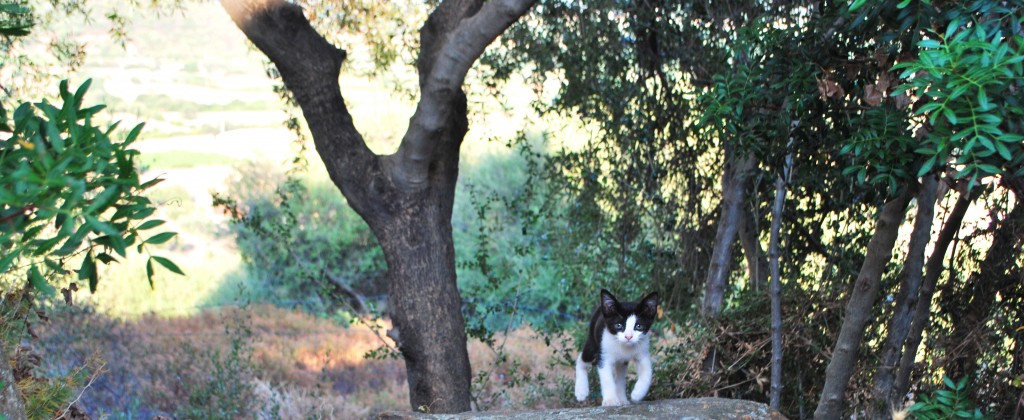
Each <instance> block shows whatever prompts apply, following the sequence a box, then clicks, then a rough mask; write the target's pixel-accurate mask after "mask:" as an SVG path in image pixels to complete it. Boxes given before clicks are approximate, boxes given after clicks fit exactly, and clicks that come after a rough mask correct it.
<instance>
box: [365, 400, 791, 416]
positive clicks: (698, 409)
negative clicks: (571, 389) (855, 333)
mask: <svg viewBox="0 0 1024 420" xmlns="http://www.w3.org/2000/svg"><path fill="white" fill-rule="evenodd" d="M377 418H378V419H381V420H423V419H433V420H459V419H494V420H498V419H508V420H535V419H536V420H540V419H563V420H569V419H573V420H577V419H578V420H583V419H679V420H682V419H742V420H759V419H770V420H785V419H786V418H785V417H783V416H782V414H779V412H777V411H773V410H771V409H769V408H768V405H766V404H762V403H757V402H753V401H744V400H730V399H725V398H688V399H682V400H659V401H647V402H642V403H640V404H634V405H628V406H623V407H581V408H559V409H554V410H530V411H484V412H475V413H473V412H470V413H460V414H424V413H410V412H388V413H383V414H381V415H380V416H378V417H377Z"/></svg>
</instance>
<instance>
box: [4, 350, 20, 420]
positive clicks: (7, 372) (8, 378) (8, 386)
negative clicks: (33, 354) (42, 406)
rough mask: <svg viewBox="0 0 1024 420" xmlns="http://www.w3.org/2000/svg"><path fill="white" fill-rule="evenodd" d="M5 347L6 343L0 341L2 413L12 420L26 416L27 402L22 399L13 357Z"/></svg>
mask: <svg viewBox="0 0 1024 420" xmlns="http://www.w3.org/2000/svg"><path fill="white" fill-rule="evenodd" d="M4 347H5V345H4V343H2V342H0V414H3V415H5V416H7V418H8V419H10V420H23V419H25V418H26V416H25V402H24V401H22V400H21V394H20V393H19V392H18V387H17V386H16V384H17V382H16V381H15V380H14V371H13V370H12V369H11V359H10V357H8V355H7V349H6V348H4Z"/></svg>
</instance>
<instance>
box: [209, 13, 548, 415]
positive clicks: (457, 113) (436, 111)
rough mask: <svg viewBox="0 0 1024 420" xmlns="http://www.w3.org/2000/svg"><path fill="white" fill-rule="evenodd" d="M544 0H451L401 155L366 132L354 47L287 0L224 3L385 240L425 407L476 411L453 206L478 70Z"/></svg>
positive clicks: (397, 321)
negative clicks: (472, 73)
mask: <svg viewBox="0 0 1024 420" xmlns="http://www.w3.org/2000/svg"><path fill="white" fill-rule="evenodd" d="M534 2H535V0H491V1H488V2H486V3H485V2H483V1H482V0H464V1H459V0H453V1H444V2H442V3H440V4H439V5H438V6H437V8H435V10H434V11H433V12H432V13H431V14H430V17H429V18H428V19H427V22H426V23H425V24H424V26H423V28H422V30H421V32H420V56H419V60H418V62H417V69H418V70H419V76H420V100H419V103H418V104H417V107H416V111H415V113H414V114H413V116H412V118H411V119H410V121H409V128H408V130H407V131H406V133H405V135H404V137H403V138H402V142H401V144H400V145H399V147H398V151H397V152H396V153H395V154H393V155H386V156H378V155H375V154H374V153H373V152H371V151H370V149H369V148H368V147H367V146H366V144H365V142H364V141H363V138H362V136H361V135H360V134H359V132H358V131H356V129H355V126H354V124H353V122H352V117H351V115H350V114H349V113H348V110H347V108H346V107H345V103H344V100H343V99H342V96H341V92H340V86H339V84H338V76H339V71H340V66H341V63H342V62H343V61H344V60H345V57H346V53H345V51H343V50H340V49H338V48H336V47H334V46H333V45H331V44H330V43H328V42H327V41H326V40H325V39H324V38H323V37H322V36H321V35H320V34H318V33H317V32H316V31H315V30H314V29H313V28H312V27H311V26H310V24H309V21H308V20H307V19H306V17H305V16H304V15H303V11H302V9H301V7H299V6H297V5H295V4H291V3H287V2H285V1H284V0H222V2H221V3H222V5H223V6H224V8H225V9H226V10H227V11H228V14H229V15H231V18H232V20H234V22H235V24H237V25H238V27H239V28H240V29H241V30H242V32H243V33H245V35H246V37H248V38H249V40H250V41H252V42H253V44H255V45H256V47H257V48H259V49H260V50H261V51H262V52H263V53H264V54H266V55H267V57H268V58H270V60H271V61H272V62H273V63H274V65H275V66H276V67H277V69H278V71H279V72H280V74H281V79H282V80H283V81H284V84H285V86H286V87H287V88H288V89H289V90H290V91H291V92H292V94H293V95H294V97H295V99H296V101H297V102H298V104H299V107H300V108H301V109H302V113H303V116H304V117H305V119H306V121H307V123H308V125H309V129H310V132H311V133H312V135H313V142H314V144H315V145H316V150H317V152H318V153H319V154H320V156H321V158H322V159H323V161H324V165H325V166H326V168H327V172H328V174H329V175H330V177H331V180H332V181H333V182H334V183H335V185H337V186H338V188H339V189H340V190H341V192H342V194H344V195H345V198H346V199H347V200H348V202H349V205H351V206H352V208H353V209H354V210H355V211H356V212H357V213H359V215H360V216H361V217H362V218H363V219H364V220H366V222H367V224H369V226H370V229H371V230H372V231H373V232H374V235H376V236H377V239H378V241H379V242H380V244H381V248H382V249H383V251H384V256H385V260H386V261H387V263H388V273H387V279H388V293H389V306H388V312H389V313H390V315H391V317H392V321H393V322H394V326H395V328H394V330H395V331H397V333H395V334H394V336H397V337H399V338H398V340H397V341H398V342H399V343H398V345H399V349H400V350H401V353H402V356H403V358H404V359H405V361H406V373H407V375H408V379H409V391H410V392H409V399H410V404H411V405H412V408H413V409H414V410H418V411H430V412H433V413H452V412H461V411H467V410H469V409H470V376H471V371H470V366H469V356H468V352H467V351H466V334H465V321H464V319H463V317H462V311H461V304H462V301H461V298H460V296H459V291H458V287H457V285H456V274H455V253H454V245H453V241H452V228H451V213H452V206H453V203H454V198H455V184H456V180H457V178H458V164H459V147H460V146H461V143H462V140H463V138H464V137H465V134H466V132H467V130H468V120H467V117H466V96H465V94H464V93H463V92H462V84H463V82H464V81H465V77H466V73H467V72H468V71H469V68H470V66H472V64H473V63H474V62H475V61H476V59H477V58H478V57H479V56H480V54H482V53H483V50H484V48H486V47H487V45H488V44H490V43H491V42H492V41H493V40H494V39H495V38H496V37H497V36H498V35H500V34H501V33H502V32H504V31H505V29H507V28H508V26H509V25H511V24H512V23H513V22H515V21H516V20H517V19H518V18H519V17H520V16H522V15H524V14H525V13H526V12H527V10H529V8H530V7H531V6H532V5H533V3H534Z"/></svg>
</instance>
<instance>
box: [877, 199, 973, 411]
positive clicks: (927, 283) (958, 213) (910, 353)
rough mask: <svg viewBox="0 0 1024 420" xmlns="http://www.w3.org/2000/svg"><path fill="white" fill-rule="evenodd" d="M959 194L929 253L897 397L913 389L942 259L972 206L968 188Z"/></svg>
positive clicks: (898, 379)
mask: <svg viewBox="0 0 1024 420" xmlns="http://www.w3.org/2000/svg"><path fill="white" fill-rule="evenodd" d="M962 185H964V186H966V185H967V183H962ZM959 194H960V196H959V197H957V200H956V204H954V205H953V209H952V210H950V212H949V216H948V217H947V218H946V223H945V224H944V225H943V226H942V231H940V232H939V236H938V238H936V240H935V246H934V247H933V249H932V255H931V256H930V257H928V263H927V264H925V270H924V271H925V277H924V281H923V282H922V284H921V292H920V298H919V299H918V300H917V305H916V307H915V308H914V321H913V323H912V324H911V325H910V332H909V333H908V334H907V342H906V345H905V346H904V349H903V354H902V356H900V367H899V372H898V373H897V374H896V385H895V386H894V390H893V393H894V394H895V395H894V396H895V397H901V396H903V395H906V394H907V391H909V390H910V374H911V372H912V371H913V368H914V360H915V359H916V358H917V349H918V347H919V346H920V344H921V337H922V334H923V333H924V330H925V328H926V327H927V326H928V323H929V318H930V316H931V306H932V296H933V295H934V293H935V285H936V284H937V283H938V280H939V276H941V275H942V271H943V269H944V268H943V266H942V261H943V259H945V257H946V250H947V249H949V244H951V243H952V242H953V238H954V237H956V234H957V232H959V231H960V225H961V224H962V223H963V220H964V215H965V214H967V208H968V207H970V205H971V201H973V197H972V196H971V195H970V193H968V192H967V191H960V192H959Z"/></svg>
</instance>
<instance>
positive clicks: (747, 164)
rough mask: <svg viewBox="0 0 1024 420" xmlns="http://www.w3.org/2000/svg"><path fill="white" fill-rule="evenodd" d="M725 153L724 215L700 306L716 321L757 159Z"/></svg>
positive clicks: (721, 219)
mask: <svg viewBox="0 0 1024 420" xmlns="http://www.w3.org/2000/svg"><path fill="white" fill-rule="evenodd" d="M730 155H733V154H732V153H727V154H726V159H727V162H728V163H727V167H726V170H725V173H724V174H722V215H721V218H720V219H719V221H718V232H717V233H716V234H715V248H714V250H713V251H712V254H711V264H710V266H709V268H708V278H707V281H706V282H705V284H704V303H703V305H702V306H701V310H702V313H703V314H704V317H706V318H710V319H715V318H718V314H719V313H721V312H722V300H723V299H724V298H725V286H726V283H727V282H728V280H729V268H730V267H729V266H730V263H731V262H732V245H733V241H735V240H736V232H737V231H739V226H740V224H741V220H742V218H743V201H744V199H746V196H747V189H746V180H747V176H748V175H749V173H750V170H751V169H753V168H754V163H755V161H754V157H753V156H744V157H739V156H735V157H734V158H732V159H730Z"/></svg>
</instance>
